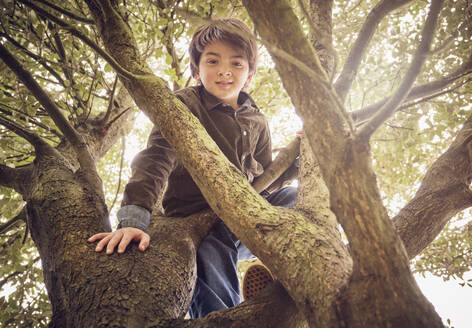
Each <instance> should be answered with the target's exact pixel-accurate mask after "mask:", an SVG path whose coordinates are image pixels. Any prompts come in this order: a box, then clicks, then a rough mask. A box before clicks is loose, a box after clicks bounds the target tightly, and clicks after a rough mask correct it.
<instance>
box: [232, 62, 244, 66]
mask: <svg viewBox="0 0 472 328" xmlns="http://www.w3.org/2000/svg"><path fill="white" fill-rule="evenodd" d="M233 65H234V66H237V67H242V66H243V63H241V62H234V63H233Z"/></svg>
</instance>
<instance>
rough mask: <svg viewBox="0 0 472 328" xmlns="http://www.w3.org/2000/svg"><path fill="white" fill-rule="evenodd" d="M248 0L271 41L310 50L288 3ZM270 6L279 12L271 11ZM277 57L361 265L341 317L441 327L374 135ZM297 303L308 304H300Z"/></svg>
mask: <svg viewBox="0 0 472 328" xmlns="http://www.w3.org/2000/svg"><path fill="white" fill-rule="evenodd" d="M243 3H244V5H245V7H246V8H247V9H248V12H249V15H250V16H251V17H252V19H253V22H254V24H255V26H256V29H257V30H258V31H259V33H260V35H261V36H262V37H263V38H265V39H266V40H267V41H270V42H271V43H274V44H275V45H277V46H280V47H282V48H283V49H284V50H285V51H287V52H289V53H292V54H297V55H298V56H299V55H300V54H305V50H306V49H305V48H304V46H305V44H304V42H303V40H302V39H303V37H300V38H299V37H298V33H300V34H302V33H301V32H300V31H299V29H300V30H301V28H300V27H299V26H297V23H296V22H297V18H296V17H295V18H292V19H290V18H291V16H292V13H291V8H290V6H289V4H288V3H287V1H282V0H279V1H270V2H269V1H261V0H258V1H249V0H246V1H244V2H243ZM269 5H270V7H271V10H266V8H267V7H268V6H269ZM294 16H295V15H293V16H292V17H294ZM305 41H306V39H305ZM310 57H311V58H310ZM273 58H274V61H275V63H276V68H277V70H278V72H279V74H280V75H281V78H282V81H283V83H284V86H285V89H286V90H287V92H288V94H289V95H290V97H291V99H292V102H293V103H294V105H295V107H296V109H297V112H299V113H300V114H301V115H300V116H302V118H303V121H304V129H305V132H306V135H307V138H308V140H309V142H310V146H311V148H312V149H313V151H314V153H315V155H316V157H317V159H318V162H319V164H320V169H321V173H322V175H323V178H324V181H325V182H326V184H327V186H328V189H329V194H330V204H331V209H332V210H333V212H334V213H335V215H336V217H337V219H338V221H339V222H340V223H341V224H342V226H343V228H344V231H345V232H346V235H347V237H348V239H349V245H350V250H351V255H352V258H353V262H354V264H353V273H352V276H351V279H350V282H349V286H348V287H347V288H346V290H343V291H342V292H341V297H342V298H344V299H345V301H344V302H341V303H342V304H340V309H341V310H340V312H339V313H338V314H339V315H340V316H341V317H342V318H343V319H341V320H343V321H344V322H345V323H347V322H349V326H352V327H385V326H389V325H391V326H401V325H402V324H401V323H399V322H402V323H404V326H411V327H439V326H441V320H440V318H439V316H438V315H437V314H436V313H435V312H434V309H433V307H432V306H431V304H429V303H428V302H427V300H426V299H425V297H424V296H423V295H422V294H421V291H420V290H419V288H418V286H417V285H416V284H415V282H414V278H413V277H412V275H411V272H410V270H409V265H408V259H407V257H406V253H405V251H404V248H403V244H402V243H401V240H400V239H399V238H398V235H397V234H396V232H395V230H394V228H393V225H392V223H391V221H390V219H389V218H388V215H387V212H386V209H385V208H384V206H383V204H382V199H381V196H380V192H379V190H378V188H377V182H376V180H375V175H374V172H373V171H372V167H371V164H372V163H371V154H370V148H369V144H368V140H363V139H361V138H356V137H355V136H351V135H349V134H348V133H345V132H346V131H345V129H344V127H343V126H342V124H339V122H340V120H339V117H338V115H336V114H337V113H336V111H335V110H334V108H333V105H334V104H333V103H330V102H328V101H326V100H327V99H329V97H325V95H324V94H323V91H322V89H320V88H317V85H316V83H313V82H310V81H308V80H307V79H306V77H304V76H303V75H302V74H300V72H298V71H297V69H294V68H293V67H290V65H289V64H288V63H286V62H281V61H279V60H278V58H277V57H276V56H274V57H273ZM303 60H305V61H306V62H308V63H311V62H312V61H313V55H312V54H311V55H308V53H307V55H306V57H303ZM307 85H309V86H310V87H311V89H310V90H309V91H308V90H307V89H306V88H303V86H307ZM346 190H348V191H349V192H346ZM288 292H289V293H290V295H291V296H292V297H293V298H294V300H295V301H297V300H298V296H297V295H294V294H292V293H291V292H290V290H289V289H288ZM318 295H320V294H318ZM297 305H298V306H299V308H300V309H302V307H301V305H300V304H299V303H298V302H297ZM318 308H319V307H316V306H314V309H318ZM315 311H316V310H315ZM314 318H316V319H317V320H316V319H314ZM338 318H339V317H338ZM307 319H308V320H309V322H310V325H313V326H316V325H318V326H320V325H321V326H322V325H323V324H325V325H329V324H327V323H328V322H329V321H330V320H329V319H327V316H326V313H324V314H323V315H322V316H319V317H317V316H316V314H310V315H307ZM312 320H313V321H312ZM321 320H323V321H321Z"/></svg>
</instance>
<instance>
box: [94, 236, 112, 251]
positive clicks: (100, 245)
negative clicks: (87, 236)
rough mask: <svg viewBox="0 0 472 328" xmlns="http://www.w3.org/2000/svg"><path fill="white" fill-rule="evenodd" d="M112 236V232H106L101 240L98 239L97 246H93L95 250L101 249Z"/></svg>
mask: <svg viewBox="0 0 472 328" xmlns="http://www.w3.org/2000/svg"><path fill="white" fill-rule="evenodd" d="M112 236H113V234H112V233H108V235H107V236H105V237H104V238H103V239H102V240H100V241H99V242H98V244H97V247H96V248H95V251H96V252H101V251H102V250H103V247H105V245H106V244H108V242H109V241H110V239H111V237H112Z"/></svg>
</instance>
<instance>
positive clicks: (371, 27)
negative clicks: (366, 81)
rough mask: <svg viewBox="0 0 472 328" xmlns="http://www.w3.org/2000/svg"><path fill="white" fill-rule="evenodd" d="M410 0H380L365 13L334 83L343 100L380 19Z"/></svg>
mask: <svg viewBox="0 0 472 328" xmlns="http://www.w3.org/2000/svg"><path fill="white" fill-rule="evenodd" d="M410 1H411V0H382V1H380V2H379V3H378V4H377V5H376V6H375V7H374V8H373V9H372V10H371V12H370V13H369V15H367V19H366V20H365V22H364V25H363V26H362V28H361V30H360V31H359V36H358V38H357V40H356V42H355V43H354V45H353V47H352V49H351V51H350V52H349V55H348V57H347V59H346V63H345V64H344V67H343V70H342V71H341V74H340V75H339V77H338V79H337V80H336V83H335V84H334V86H335V89H336V92H337V93H338V95H339V97H340V98H341V99H342V100H344V99H345V98H346V95H347V93H348V91H349V89H350V88H351V85H352V82H353V81H354V79H355V78H356V75H357V71H358V69H359V66H360V64H361V60H362V58H363V57H364V54H365V52H366V50H367V47H368V46H369V43H370V41H371V40H372V36H373V35H374V33H375V30H376V29H377V26H378V25H379V23H380V22H381V21H382V19H383V18H384V17H385V16H387V15H388V14H389V13H390V12H392V11H393V10H395V9H397V8H399V7H401V6H403V5H405V4H407V3H408V2H410Z"/></svg>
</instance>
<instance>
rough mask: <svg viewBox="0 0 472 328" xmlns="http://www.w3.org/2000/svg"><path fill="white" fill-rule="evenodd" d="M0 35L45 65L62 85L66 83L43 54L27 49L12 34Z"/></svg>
mask: <svg viewBox="0 0 472 328" xmlns="http://www.w3.org/2000/svg"><path fill="white" fill-rule="evenodd" d="M0 36H3V37H4V38H6V39H7V40H8V41H10V43H11V44H13V45H14V46H15V47H17V48H18V49H21V50H22V51H23V52H24V53H25V54H26V55H28V56H29V57H30V58H33V59H34V60H36V61H37V62H38V63H39V64H41V66H43V67H44V68H45V69H46V70H47V71H48V72H49V73H51V75H52V76H54V77H55V78H56V80H57V81H58V82H59V83H60V84H61V85H63V86H64V85H65V84H64V80H63V79H62V78H61V77H60V75H59V74H58V73H57V72H56V71H55V70H54V69H53V68H52V67H51V66H49V65H48V64H46V61H47V60H45V59H44V58H42V57H41V56H39V55H36V54H35V53H33V52H31V51H29V50H28V49H26V48H25V47H23V46H22V45H21V44H20V43H18V42H17V41H16V40H15V39H13V38H12V37H11V36H10V35H8V34H7V33H0Z"/></svg>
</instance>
